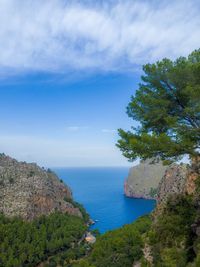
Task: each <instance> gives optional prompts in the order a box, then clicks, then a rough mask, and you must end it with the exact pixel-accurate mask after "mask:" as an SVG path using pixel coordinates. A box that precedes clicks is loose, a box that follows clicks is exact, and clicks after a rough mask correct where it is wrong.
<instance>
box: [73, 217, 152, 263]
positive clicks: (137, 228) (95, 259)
mask: <svg viewBox="0 0 200 267" xmlns="http://www.w3.org/2000/svg"><path fill="white" fill-rule="evenodd" d="M150 224H151V220H150V218H149V217H147V216H145V217H141V218H140V219H138V220H137V221H136V222H134V223H133V224H130V225H125V226H123V227H122V228H120V229H117V230H114V231H109V232H107V233H105V234H104V235H102V236H100V237H99V238H98V239H97V242H96V243H95V245H94V248H93V250H92V252H91V254H90V255H89V257H87V259H84V260H81V261H79V262H78V263H76V264H74V265H73V267H87V266H88V267H89V266H90V267H92V266H95V267H102V266H104V267H122V266H123V267H131V266H132V265H133V262H134V261H135V260H139V259H140V258H141V256H142V248H143V240H142V234H143V233H145V232H146V231H148V230H149V228H150Z"/></svg>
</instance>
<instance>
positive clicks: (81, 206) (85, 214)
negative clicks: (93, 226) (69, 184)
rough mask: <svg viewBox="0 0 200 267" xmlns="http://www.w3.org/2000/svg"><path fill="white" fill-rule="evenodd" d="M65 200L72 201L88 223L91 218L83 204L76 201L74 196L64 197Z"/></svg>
mask: <svg viewBox="0 0 200 267" xmlns="http://www.w3.org/2000/svg"><path fill="white" fill-rule="evenodd" d="M64 200H65V201H66V202H69V203H71V204H72V205H73V206H74V207H75V208H78V209H79V210H80V212H81V213H82V215H83V220H84V221H85V222H86V223H87V222H88V221H89V219H90V216H89V214H88V213H87V212H86V210H85V208H84V207H83V205H81V204H80V203H78V202H76V201H74V200H73V199H72V198H66V197H65V198H64Z"/></svg>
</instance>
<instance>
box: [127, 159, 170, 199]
mask: <svg viewBox="0 0 200 267" xmlns="http://www.w3.org/2000/svg"><path fill="white" fill-rule="evenodd" d="M166 169H167V166H164V165H163V164H162V163H161V162H158V163H155V164H151V161H142V162H141V163H140V164H139V165H137V166H134V167H132V168H131V169H130V171H129V175H128V178H127V180H126V181H125V184H124V193H125V195H126V196H128V197H134V198H146V199H155V198H156V196H157V188H158V185H159V182H160V181H161V178H162V177H163V175H164V173H165V171H166Z"/></svg>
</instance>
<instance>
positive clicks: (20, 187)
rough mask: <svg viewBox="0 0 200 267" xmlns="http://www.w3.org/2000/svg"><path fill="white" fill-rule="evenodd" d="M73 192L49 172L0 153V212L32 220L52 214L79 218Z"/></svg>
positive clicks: (33, 164)
mask: <svg viewBox="0 0 200 267" xmlns="http://www.w3.org/2000/svg"><path fill="white" fill-rule="evenodd" d="M71 202H72V193H71V190H70V189H69V187H67V186H66V185H65V184H64V183H63V182H62V181H61V180H59V178H58V177H57V176H56V174H55V173H53V172H52V171H51V170H44V169H43V168H40V167H39V166H37V165H36V164H35V163H29V164H28V163H26V162H18V161H17V160H15V159H13V158H11V157H9V156H6V155H4V154H0V211H1V212H3V213H4V214H5V215H6V216H20V217H22V218H24V219H27V220H32V219H34V218H36V217H38V216H40V215H48V214H50V213H52V212H53V211H60V212H63V213H67V214H71V215H77V216H80V217H81V216H82V214H81V212H80V210H79V209H78V208H76V207H75V206H74V205H73V204H72V203H71Z"/></svg>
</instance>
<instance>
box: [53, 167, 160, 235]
mask: <svg viewBox="0 0 200 267" xmlns="http://www.w3.org/2000/svg"><path fill="white" fill-rule="evenodd" d="M54 171H55V172H56V173H57V175H58V176H59V177H60V178H61V179H62V180H63V181H64V182H65V183H66V184H67V185H69V186H70V187H71V189H72V191H73V197H74V199H75V200H76V201H78V202H79V203H81V204H82V205H83V206H84V207H85V208H86V210H87V212H88V213H89V214H90V216H91V218H92V219H93V220H97V222H96V224H95V225H94V226H92V228H97V229H98V230H99V231H100V232H101V233H104V232H106V231H108V230H112V229H115V228H118V227H120V226H122V225H124V224H127V223H131V222H133V221H134V220H136V219H137V218H138V217H139V216H141V215H144V214H147V213H149V212H151V211H152V210H153V208H154V206H155V201H153V200H144V199H133V198H127V197H125V196H124V194H123V184H124V179H125V178H126V177H127V175H128V168H126V167H123V168H113V167H112V168H108V167H106V168H103V167H102V168H54Z"/></svg>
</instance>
